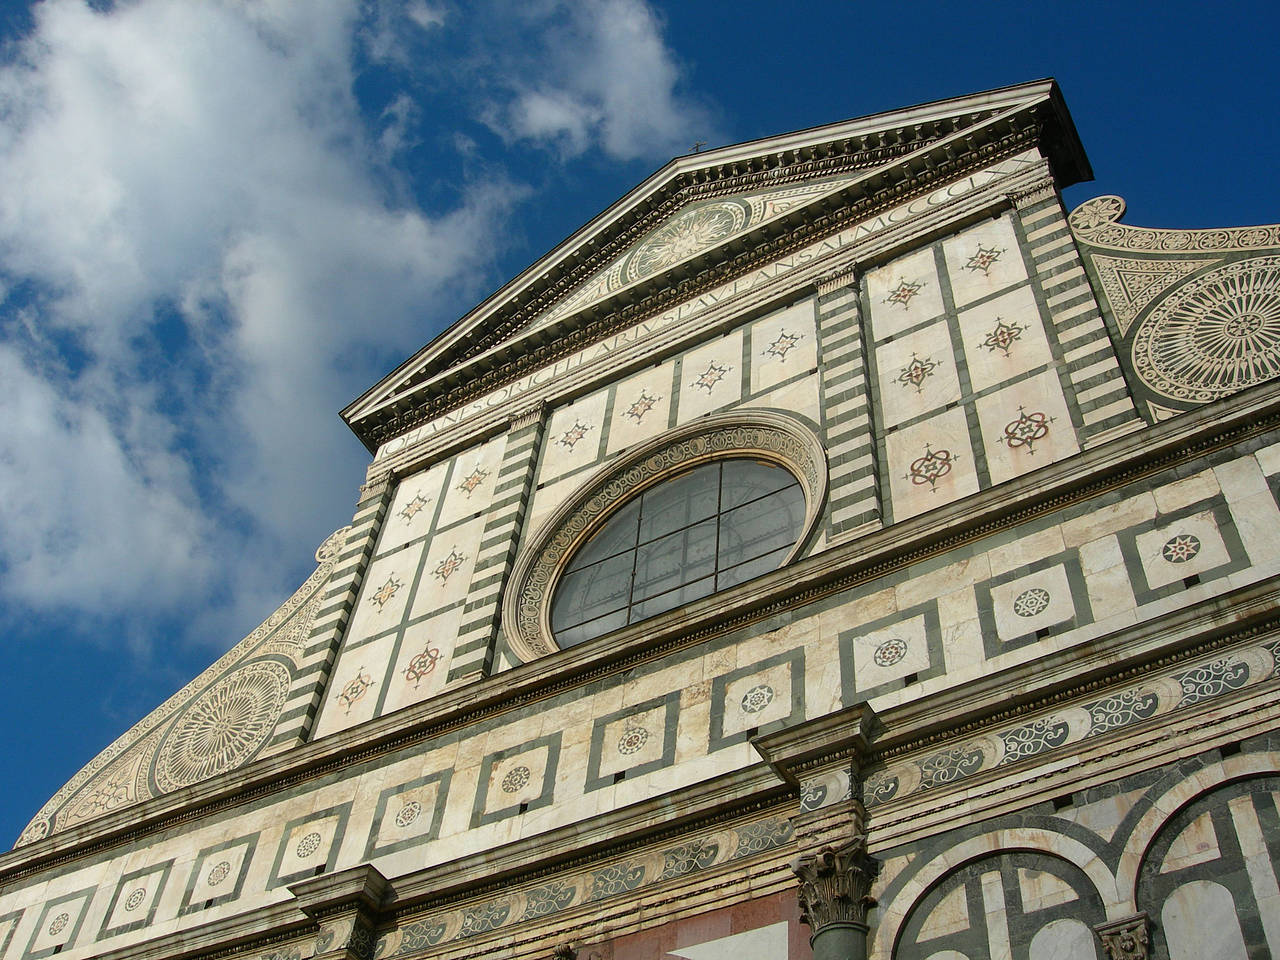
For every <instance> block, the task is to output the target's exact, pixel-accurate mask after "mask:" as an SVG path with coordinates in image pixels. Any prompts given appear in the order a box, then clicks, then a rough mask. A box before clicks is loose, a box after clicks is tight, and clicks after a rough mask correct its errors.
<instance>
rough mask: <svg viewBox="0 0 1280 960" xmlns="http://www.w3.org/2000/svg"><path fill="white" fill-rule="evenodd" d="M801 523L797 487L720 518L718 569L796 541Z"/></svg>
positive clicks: (800, 496)
mask: <svg viewBox="0 0 1280 960" xmlns="http://www.w3.org/2000/svg"><path fill="white" fill-rule="evenodd" d="M803 522H804V494H803V493H801V492H800V486H799V484H795V485H793V486H790V487H787V488H786V489H783V490H779V491H778V492H776V493H771V494H769V495H768V496H767V497H762V498H761V499H759V500H753V501H752V502H750V503H748V504H746V505H744V506H741V507H737V508H736V509H734V510H730V511H729V512H727V513H723V514H721V515H720V564H719V565H720V568H721V569H725V568H727V567H733V566H737V565H738V564H739V563H743V562H745V561H747V560H751V559H754V558H755V557H758V556H760V555H762V554H765V553H771V552H772V551H774V550H777V549H778V548H779V547H790V546H792V545H793V544H794V543H795V542H796V537H797V536H798V535H799V530H800V527H801V524H803Z"/></svg>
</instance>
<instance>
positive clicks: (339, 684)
mask: <svg viewBox="0 0 1280 960" xmlns="http://www.w3.org/2000/svg"><path fill="white" fill-rule="evenodd" d="M394 646H395V634H394V633H389V634H387V635H386V636H384V637H380V638H378V639H377V640H373V641H370V642H369V643H367V644H365V645H363V646H360V647H356V648H355V649H354V650H343V651H342V654H341V655H340V656H339V658H338V664H337V666H336V667H334V670H333V676H332V679H331V681H330V683H329V689H328V692H327V693H326V695H325V701H324V705H323V706H322V707H321V708H320V717H319V719H318V720H317V721H316V736H317V737H323V736H327V735H328V734H330V733H334V732H336V731H338V730H346V729H348V728H349V727H354V726H355V725H356V724H357V723H363V722H364V721H366V720H371V719H373V717H374V716H375V714H376V708H377V704H378V697H379V695H380V694H381V693H382V688H383V685H384V684H385V683H386V682H387V680H386V678H387V672H388V670H387V667H388V663H389V661H390V659H391V651H392V649H393V648H394Z"/></svg>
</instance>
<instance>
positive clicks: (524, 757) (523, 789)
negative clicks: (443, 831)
mask: <svg viewBox="0 0 1280 960" xmlns="http://www.w3.org/2000/svg"><path fill="white" fill-rule="evenodd" d="M547 758H548V751H547V747H546V746H545V745H539V746H535V747H532V748H531V749H529V750H522V751H520V752H519V753H515V754H512V755H511V756H508V757H504V758H503V759H501V760H499V761H497V762H496V763H494V765H493V767H492V768H491V769H490V771H489V782H488V783H487V784H486V785H485V801H484V808H483V809H484V810H486V811H495V810H505V809H506V808H507V807H513V806H515V805H516V804H519V803H529V802H530V801H533V800H536V799H538V797H540V796H541V795H542V788H543V784H544V782H545V779H546V773H547Z"/></svg>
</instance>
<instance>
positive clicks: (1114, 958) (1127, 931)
mask: <svg viewBox="0 0 1280 960" xmlns="http://www.w3.org/2000/svg"><path fill="white" fill-rule="evenodd" d="M1093 929H1094V930H1095V931H1097V934H1098V938H1099V939H1100V940H1101V941H1102V946H1103V949H1105V950H1106V951H1107V957H1108V960H1147V957H1148V956H1149V955H1150V954H1149V952H1148V949H1147V945H1148V942H1149V939H1150V938H1149V937H1148V935H1147V915H1146V914H1145V913H1136V914H1134V915H1133V916H1132V917H1125V918H1124V919H1123V920H1111V921H1108V922H1107V923H1100V924H1098V925H1097V926H1096V927H1094V928H1093Z"/></svg>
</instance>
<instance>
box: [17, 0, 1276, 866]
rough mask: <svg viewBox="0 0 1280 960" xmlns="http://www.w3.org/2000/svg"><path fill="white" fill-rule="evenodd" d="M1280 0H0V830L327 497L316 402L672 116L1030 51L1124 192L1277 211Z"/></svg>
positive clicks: (350, 447) (638, 173)
mask: <svg viewBox="0 0 1280 960" xmlns="http://www.w3.org/2000/svg"><path fill="white" fill-rule="evenodd" d="M1278 21H1280V15H1278V14H1277V13H1276V12H1275V8H1274V4H1266V5H1264V4H1262V3H1236V4H1219V5H1216V6H1214V7H1211V8H1206V7H1205V6H1204V5H1202V4H1195V5H1193V4H1189V3H1180V2H1171V3H1165V4H1160V5H1158V6H1157V5H1155V4H1117V3H1073V4H1025V3H1005V2H999V0H997V2H991V3H986V4H959V3H928V2H919V3H915V4H911V5H903V4H888V3H885V4H869V3H852V2H845V3H823V2H820V0H815V2H811V3H808V4H795V3H785V4H784V3H764V2H755V0H739V2H735V3H733V4H728V3H704V2H690V0H684V2H679V3H676V2H671V3H660V2H646V0H574V2H558V0H526V2H523V3H504V2H497V0H469V2H465V3H464V2H458V0H402V2H391V0H385V2H380V0H364V2H357V0H182V2H181V3H173V2H172V0H134V2H118V3H110V2H104V0H98V2H94V3H89V4H86V3H84V2H83V0H47V2H44V3H40V4H35V5H32V4H28V3H22V2H15V0H9V2H7V3H3V4H0V43H2V44H3V47H2V48H0V672H2V673H3V676H4V677H5V678H6V680H7V684H6V686H7V695H6V696H4V697H3V698H0V725H2V726H3V730H4V733H5V737H4V741H3V743H4V745H3V747H0V759H3V769H5V770H6V772H7V777H6V781H7V782H6V789H5V790H3V791H0V843H8V842H10V841H11V839H12V838H14V837H16V836H17V834H18V833H19V832H20V830H21V828H22V827H23V825H25V823H26V822H27V820H28V819H29V818H30V817H31V816H32V815H33V814H34V813H35V812H36V810H37V809H38V808H39V807H40V805H41V804H42V803H43V802H44V801H45V800H46V799H48V797H49V796H50V795H52V793H53V792H54V791H56V790H57V789H58V787H59V786H61V784H62V783H64V782H65V781H66V780H67V779H68V778H69V777H70V776H71V775H72V774H74V773H75V772H76V770H78V769H79V768H80V767H81V766H83V765H84V764H85V763H87V762H88V761H89V760H90V759H91V758H92V757H93V755H94V754H95V753H97V751H98V750H100V749H101V748H102V747H104V746H106V745H107V744H108V743H109V742H110V741H111V740H113V739H114V738H115V737H116V736H118V735H119V734H120V733H122V732H123V731H124V730H125V729H126V728H127V727H128V726H129V725H130V724H132V723H133V722H134V721H136V720H137V719H139V718H140V717H141V716H143V715H144V714H145V713H146V712H148V711H149V710H150V709H151V708H153V707H154V706H156V705H157V704H159V703H160V702H161V701H162V700H163V699H164V698H165V697H166V696H168V695H169V694H170V693H172V692H173V691H174V690H176V689H177V688H178V687H179V686H181V685H182V684H183V683H185V682H186V681H187V680H189V679H190V678H191V677H193V676H194V675H195V674H197V673H198V672H199V671H200V670H201V669H203V668H204V666H206V665H207V664H208V663H209V662H210V661H212V660H213V659H214V658H215V657H216V656H217V655H218V654H220V653H221V652H222V651H223V650H225V649H226V648H227V647H229V646H230V645H231V644H232V643H234V642H235V641H236V640H238V639H239V638H240V637H241V636H243V635H244V634H245V633H247V632H248V631H249V630H251V629H252V628H253V627H254V626H255V625H256V624H257V623H258V622H259V621H261V620H262V619H264V618H265V617H266V616H267V615H268V614H269V613H270V612H271V611H272V610H273V609H274V607H275V606H276V605H277V604H278V603H279V602H280V601H281V600H283V598H284V597H286V596H287V595H288V594H289V593H290V592H291V591H292V589H293V588H294V587H295V586H296V585H297V584H298V583H300V582H301V581H302V580H303V579H304V578H305V577H306V575H307V574H308V573H309V572H310V569H311V567H312V563H311V555H312V552H313V551H314V549H315V547H316V545H318V544H319V543H320V542H321V541H322V540H323V539H324V538H325V536H327V535H328V534H329V533H330V532H331V531H333V530H334V529H336V528H338V527H340V526H342V525H343V524H345V523H346V522H347V521H348V519H349V518H350V515H351V512H352V508H353V506H354V502H355V496H356V491H357V488H358V485H359V483H360V480H361V478H362V475H363V468H364V465H365V463H366V460H367V458H366V455H365V453H364V451H363V448H362V447H361V446H360V444H359V443H358V442H357V441H356V440H355V439H354V437H353V436H351V435H350V433H349V432H348V431H347V430H346V428H345V427H344V426H343V425H342V423H341V421H340V420H339V419H338V416H337V411H338V410H339V409H340V408H341V407H342V406H343V405H344V404H345V403H347V402H348V401H349V400H351V399H352V398H354V397H355V396H356V395H357V394H359V393H360V392H361V391H362V390H363V389H364V388H366V387H367V386H369V385H371V384H372V383H373V382H374V381H375V380H377V379H378V378H379V377H380V376H381V375H382V374H384V373H385V372H386V371H387V370H389V369H390V368H391V367H393V366H395V364H397V363H398V362H399V361H400V360H402V359H403V358H404V357H405V356H407V355H408V354H409V353H411V352H412V351H414V350H415V349H417V348H418V347H419V346H421V345H422V344H423V343H425V342H426V341H427V340H429V339H430V338H431V337H432V336H434V335H435V334H436V333H437V332H439V331H440V330H441V329H442V328H443V327H444V326H445V325H447V324H448V323H450V322H451V321H453V320H455V319H456V318H457V317H459V316H460V315H462V314H463V313H464V312H465V311H466V310H467V308H468V307H469V306H471V305H472V304H474V303H475V302H477V301H478V300H480V299H481V298H482V297H483V296H485V295H486V294H487V293H489V292H491V291H492V290H493V289H495V288H496V287H498V286H499V285H500V284H501V283H503V282H504V281H505V280H507V279H509V278H510V277H511V276H513V275H515V274H516V273H518V272H519V271H520V270H521V269H522V268H523V267H524V266H526V265H527V264H528V263H530V262H531V261H532V260H534V259H536V258H537V257H538V256H540V255H541V254H542V253H543V252H545V251H546V250H547V249H548V248H550V247H551V246H553V245H554V244H555V243H557V242H558V241H560V240H561V239H562V238H563V237H564V236H566V235H567V234H569V233H570V232H572V231H573V230H574V229H576V228H577V227H578V226H579V225H580V224H581V223H582V222H584V221H585V220H587V219H588V218H590V217H591V216H593V215H594V214H595V213H597V212H598V211H599V210H600V209H602V208H603V207H605V206H607V205H608V204H609V203H611V202H612V201H613V200H615V199H616V198H617V197H618V196H620V195H621V194H622V193H624V192H625V191H626V190H628V189H629V188H630V187H632V186H634V185H635V184H636V183H637V182H639V181H640V180H641V179H643V178H644V177H645V176H646V175H648V174H649V173H650V172H652V171H653V170H654V169H656V168H657V167H659V166H661V165H662V164H663V163H664V162H666V161H667V160H668V159H669V158H670V157H671V156H673V155H675V154H678V153H684V152H687V151H688V150H689V148H690V146H691V145H692V144H693V143H694V142H695V141H705V142H706V143H707V144H708V145H709V146H712V147H714V146H719V145H722V144H726V143H733V142H737V141H741V140H749V139H754V138H757V137H762V136H768V135H771V134H776V133H782V132H785V131H788V130H794V129H799V128H803V127H808V126H813V125H816V124H821V123H827V122H831V121H835V120H841V119H846V118H849V117H855V116H861V115H864V114H868V113H875V112H879V111H882V110H889V109H893V108H895V107H903V106H908V105H911V104H914V103H919V102H922V101H927V100H934V99H939V98H943V97H949V96H957V95H960V94H964V93H970V92H974V91H978V90H983V89H987V88H991V87H996V86H1002V85H1005V84H1010V83H1017V82H1021V81H1025V80H1031V79H1036V78H1040V77H1045V76H1054V77H1056V78H1057V79H1058V80H1059V82H1060V83H1061V84H1062V87H1063V90H1064V93H1065V95H1066V99H1067V103H1068V106H1069V107H1070V108H1071V110H1072V113H1073V115H1074V117H1075V120H1076V124H1077V126H1078V128H1079V131H1080V134H1081V137H1082V139H1083V141H1084V144H1085V148H1086V150H1087V151H1088V154H1089V156H1090V159H1091V161H1092V163H1093V167H1094V171H1095V174H1096V176H1097V180H1096V182H1095V183H1093V184H1086V185H1082V186H1077V187H1074V188H1072V189H1071V190H1070V191H1069V192H1068V195H1067V198H1068V205H1069V206H1074V205H1075V204H1078V203H1080V202H1081V201H1083V200H1085V199H1088V198H1089V197H1090V196H1095V195H1097V194H1100V193H1118V194H1121V195H1122V196H1124V197H1125V198H1126V199H1127V201H1128V204H1129V213H1128V220H1129V222H1131V223H1139V224H1145V225H1155V226H1215V225H1235V224H1243V223H1258V222H1275V221H1277V220H1280V187H1277V179H1276V169H1277V159H1278V157H1280V146H1278V137H1280V134H1278V133H1277V124H1276V121H1275V116H1274V113H1275V111H1274V103H1275V59H1274V56H1275V55H1274V53H1273V50H1272V46H1273V41H1274V37H1275V35H1276V32H1277V25H1278Z"/></svg>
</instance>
